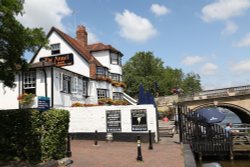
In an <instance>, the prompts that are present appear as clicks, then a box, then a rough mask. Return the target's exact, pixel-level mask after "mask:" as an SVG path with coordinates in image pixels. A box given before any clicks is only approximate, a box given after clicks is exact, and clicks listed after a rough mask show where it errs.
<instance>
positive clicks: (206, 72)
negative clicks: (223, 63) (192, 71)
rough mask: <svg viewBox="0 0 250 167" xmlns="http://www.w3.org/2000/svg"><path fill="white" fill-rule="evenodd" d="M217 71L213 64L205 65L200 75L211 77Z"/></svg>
mask: <svg viewBox="0 0 250 167" xmlns="http://www.w3.org/2000/svg"><path fill="white" fill-rule="evenodd" d="M217 70H218V67H217V66H216V65H215V64H213V63H206V64H205V65H204V66H203V67H202V68H201V73H202V74H203V75H213V74H215V72H216V71H217Z"/></svg>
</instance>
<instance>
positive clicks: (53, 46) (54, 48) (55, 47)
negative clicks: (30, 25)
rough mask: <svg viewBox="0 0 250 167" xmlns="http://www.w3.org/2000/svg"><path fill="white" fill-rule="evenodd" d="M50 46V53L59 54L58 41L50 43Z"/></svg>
mask: <svg viewBox="0 0 250 167" xmlns="http://www.w3.org/2000/svg"><path fill="white" fill-rule="evenodd" d="M50 48H51V54H52V55H55V54H59V53H60V43H57V44H51V45H50Z"/></svg>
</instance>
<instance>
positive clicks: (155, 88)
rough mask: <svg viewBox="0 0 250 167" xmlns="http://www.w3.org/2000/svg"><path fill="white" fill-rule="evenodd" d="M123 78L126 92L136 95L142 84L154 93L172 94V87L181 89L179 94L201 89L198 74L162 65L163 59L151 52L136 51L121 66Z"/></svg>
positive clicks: (191, 92) (161, 94)
mask: <svg viewBox="0 0 250 167" xmlns="http://www.w3.org/2000/svg"><path fill="white" fill-rule="evenodd" d="M123 80H124V82H125V83H126V84H127V88H126V90H125V91H126V92H127V93H128V94H129V95H130V96H134V97H135V96H137V95H138V92H139V86H140V85H143V86H144V88H145V89H146V90H149V91H150V92H151V93H153V94H154V95H156V94H158V95H160V96H164V95H172V94H173V92H172V90H173V89H178V90H182V91H181V92H179V93H181V94H193V93H196V92H199V91H201V84H200V76H199V75H198V74H195V73H188V74H186V75H185V74H184V73H183V71H182V69H174V68H171V67H165V68H164V66H163V61H162V60H161V59H160V58H156V57H155V56H154V55H153V53H152V52H137V53H136V54H135V55H134V56H133V57H132V58H131V59H130V60H129V61H128V62H127V63H125V65H124V66H123Z"/></svg>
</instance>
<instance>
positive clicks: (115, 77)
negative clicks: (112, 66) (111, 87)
mask: <svg viewBox="0 0 250 167" xmlns="http://www.w3.org/2000/svg"><path fill="white" fill-rule="evenodd" d="M111 79H112V80H114V81H118V82H120V81H121V75H120V74H115V73H111Z"/></svg>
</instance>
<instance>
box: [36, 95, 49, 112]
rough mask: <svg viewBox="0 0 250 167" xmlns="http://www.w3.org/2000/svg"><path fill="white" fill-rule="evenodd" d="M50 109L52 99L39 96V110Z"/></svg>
mask: <svg viewBox="0 0 250 167" xmlns="http://www.w3.org/2000/svg"><path fill="white" fill-rule="evenodd" d="M49 108H50V99H49V97H45V96H38V110H39V111H46V110H49Z"/></svg>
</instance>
